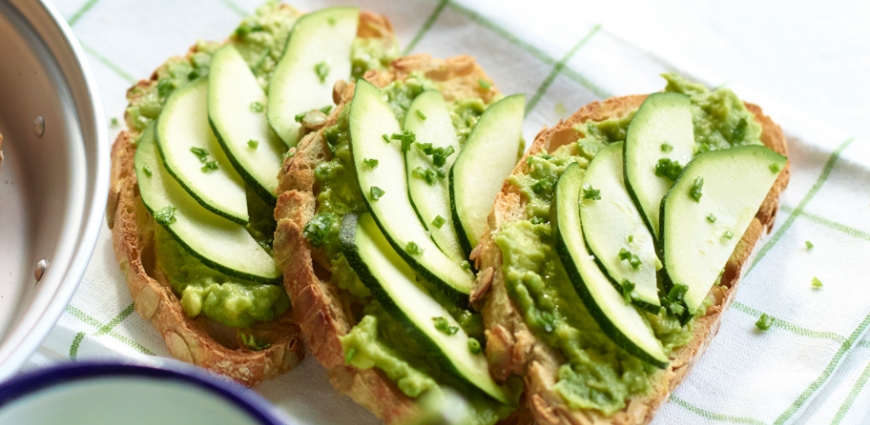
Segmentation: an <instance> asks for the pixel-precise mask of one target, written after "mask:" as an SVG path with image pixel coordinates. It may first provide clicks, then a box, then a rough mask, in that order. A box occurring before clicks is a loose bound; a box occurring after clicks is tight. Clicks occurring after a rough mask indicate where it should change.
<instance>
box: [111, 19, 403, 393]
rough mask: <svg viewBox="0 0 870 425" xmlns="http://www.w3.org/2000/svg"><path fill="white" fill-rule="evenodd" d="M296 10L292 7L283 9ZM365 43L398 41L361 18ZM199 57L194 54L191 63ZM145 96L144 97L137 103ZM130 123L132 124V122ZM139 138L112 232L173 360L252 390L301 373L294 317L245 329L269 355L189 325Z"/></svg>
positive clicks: (130, 280)
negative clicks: (142, 184) (165, 266)
mask: <svg viewBox="0 0 870 425" xmlns="http://www.w3.org/2000/svg"><path fill="white" fill-rule="evenodd" d="M279 7H280V8H281V9H283V10H285V11H286V10H292V8H290V6H288V5H283V4H282V5H279ZM358 28H359V29H358V31H357V35H358V36H359V37H364V38H382V39H383V40H384V41H385V42H386V41H390V42H391V41H392V40H393V39H394V34H393V29H392V26H391V24H390V22H389V20H388V19H387V18H386V17H385V16H383V15H377V14H374V13H370V12H365V11H361V12H360V24H359V27H358ZM196 51H197V48H196V46H195V45H194V46H192V47H191V48H190V49H189V51H188V53H187V55H188V56H190V55H192V54H193V53H195V52H196ZM157 79H158V77H157V71H155V72H154V73H153V74H152V75H151V77H150V78H149V79H147V80H141V81H139V82H138V83H136V85H134V86H133V87H132V88H131V89H130V90H129V91H128V98H129V99H130V100H131V101H134V100H135V99H136V96H138V95H141V93H143V92H144V90H136V89H137V88H139V89H142V88H148V87H150V86H151V85H153V84H157ZM137 93H139V94H138V95H137ZM128 119H129V117H128ZM136 137H138V134H136V133H135V132H132V131H128V130H125V131H122V132H121V133H120V134H119V135H118V138H117V139H116V140H115V143H114V144H113V146H112V170H111V184H110V188H109V196H108V202H107V206H106V218H107V221H108V224H109V228H110V229H112V242H113V245H114V250H115V258H116V260H117V261H118V264H119V266H120V268H121V270H122V271H123V272H124V275H125V278H126V282H127V286H128V288H129V289H130V294H131V295H132V296H133V299H134V303H135V308H136V311H137V312H138V313H139V315H140V316H142V318H144V319H146V320H149V321H150V322H151V324H152V325H153V326H154V327H155V328H156V329H157V331H158V332H160V335H161V336H162V337H163V340H164V342H165V343H166V347H167V348H168V349H169V352H170V354H172V356H173V357H176V358H178V359H180V360H183V361H186V362H189V363H193V364H196V365H198V366H202V367H204V368H207V369H210V370H212V371H214V372H217V373H220V374H223V375H226V376H229V377H231V378H233V379H235V380H236V381H239V382H241V383H243V384H245V385H247V386H254V385H256V384H258V383H260V382H262V381H264V380H266V379H271V378H274V377H277V376H278V375H281V374H283V373H285V372H287V371H289V370H290V369H292V368H293V367H295V366H296V365H297V364H298V363H299V361H300V360H301V359H302V356H303V352H304V350H303V348H302V338H301V337H302V334H301V330H300V328H299V326H298V325H297V324H296V323H295V322H294V321H293V311H292V309H290V310H288V311H287V312H286V313H284V314H282V315H281V316H279V317H277V318H275V319H274V320H271V321H269V322H266V323H256V324H254V325H252V326H251V327H250V328H247V329H244V331H245V333H246V334H249V335H253V336H255V337H257V339H258V340H264V341H269V342H271V345H270V346H269V347H268V348H266V349H264V350H262V351H253V350H249V349H247V348H246V347H245V346H244V344H243V343H242V341H241V340H240V339H239V338H240V337H239V336H238V332H236V330H234V329H228V328H226V327H224V326H222V325H220V324H218V323H216V322H214V321H211V320H209V319H207V318H205V317H204V316H203V315H200V316H199V317H197V318H194V319H191V318H189V317H187V315H186V314H185V313H184V310H183V309H182V307H181V303H180V301H179V299H178V296H176V295H175V294H174V293H173V291H172V288H171V286H170V285H169V283H168V282H167V280H166V277H165V276H164V275H163V273H162V271H161V270H160V268H159V267H158V266H157V265H156V255H155V253H154V245H155V241H154V231H155V229H156V226H157V224H156V222H155V221H154V218H153V217H152V216H151V214H150V213H149V212H148V210H147V209H146V208H145V206H144V204H143V203H142V200H141V198H140V196H139V188H138V185H137V180H136V172H135V169H134V164H133V157H134V154H135V152H136V146H135V145H134V144H133V142H134V141H135V139H136Z"/></svg>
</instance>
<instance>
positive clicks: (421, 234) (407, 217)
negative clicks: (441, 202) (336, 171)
mask: <svg viewBox="0 0 870 425" xmlns="http://www.w3.org/2000/svg"><path fill="white" fill-rule="evenodd" d="M348 120H349V121H350V146H351V156H352V158H353V163H354V167H355V168H356V173H357V177H358V179H359V185H360V190H361V191H362V193H363V195H364V198H365V202H366V205H367V206H368V208H369V211H371V212H372V216H373V217H374V220H375V221H376V222H377V223H378V226H379V227H380V228H381V230H382V231H383V232H384V235H385V236H386V238H387V239H388V240H389V241H390V245H392V247H393V248H394V249H395V250H396V251H397V252H398V253H399V255H401V256H402V258H404V259H405V261H407V262H408V264H409V265H410V266H411V267H412V268H413V269H414V270H415V271H417V273H420V274H421V275H422V276H424V277H425V278H426V279H427V280H428V281H429V282H431V283H432V284H433V285H435V286H436V287H437V288H438V289H439V290H441V291H443V292H444V293H445V294H446V295H447V296H448V297H450V298H451V299H453V300H454V301H456V302H457V303H459V304H460V305H462V304H464V303H467V301H468V294H469V292H470V291H471V285H472V283H473V282H474V275H473V274H472V273H471V271H470V270H464V269H463V268H462V266H461V265H460V261H457V260H456V259H453V258H450V257H449V256H447V255H446V254H444V252H442V251H441V250H440V249H439V248H438V246H437V245H435V242H433V241H432V239H430V237H429V234H428V233H427V231H426V228H425V227H424V226H423V224H422V223H421V222H420V220H419V219H418V218H417V213H416V212H415V211H414V207H413V206H412V205H411V199H410V197H409V196H408V180H407V179H406V177H405V176H406V173H405V157H404V155H403V153H402V146H403V145H405V148H406V150H410V149H416V148H415V147H414V146H412V143H408V142H403V141H401V140H390V141H389V142H387V141H385V140H384V137H386V138H389V137H390V136H391V135H393V134H398V133H399V132H400V130H399V121H398V120H397V119H396V116H395V115H394V114H393V111H392V109H390V107H389V105H387V103H386V101H384V99H383V94H382V93H381V91H380V90H379V89H378V88H377V87H375V86H373V85H372V84H371V83H369V82H368V81H365V80H363V79H360V80H358V81H357V84H356V88H355V89H354V96H353V101H352V102H351V104H350V112H349V116H348ZM367 160H368V162H369V164H371V160H377V161H378V165H377V167H374V168H373V167H371V166H369V165H367V164H366V162H367Z"/></svg>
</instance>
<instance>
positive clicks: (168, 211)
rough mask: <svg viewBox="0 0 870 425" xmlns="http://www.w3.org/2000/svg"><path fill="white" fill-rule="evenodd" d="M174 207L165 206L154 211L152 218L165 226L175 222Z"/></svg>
mask: <svg viewBox="0 0 870 425" xmlns="http://www.w3.org/2000/svg"><path fill="white" fill-rule="evenodd" d="M175 209H176V208H175V207H171V206H170V207H165V208H163V209H162V210H160V211H157V212H156V213H154V220H155V221H157V222H158V223H160V224H162V225H164V226H167V225H170V224H172V223H175Z"/></svg>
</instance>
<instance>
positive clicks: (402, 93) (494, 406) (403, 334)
mask: <svg viewBox="0 0 870 425" xmlns="http://www.w3.org/2000/svg"><path fill="white" fill-rule="evenodd" d="M425 90H438V85H437V84H436V83H435V82H433V81H432V80H430V79H427V78H425V77H424V76H423V75H422V74H420V73H416V72H412V73H411V74H410V75H409V76H408V77H407V78H406V79H405V80H403V81H395V82H392V83H390V84H389V85H387V86H386V87H384V88H383V89H382V91H383V93H384V94H385V97H386V99H387V103H388V104H389V106H390V108H391V109H392V110H393V112H394V113H395V115H396V117H397V119H398V120H399V122H402V121H403V120H404V117H405V115H406V114H407V111H408V109H409V108H410V106H411V103H412V102H413V101H414V99H415V98H416V97H417V96H419V95H420V94H421V93H423V91H425ZM448 107H449V108H450V111H449V112H450V115H451V118H452V122H453V124H454V127H455V128H456V130H457V138H458V139H459V143H460V144H462V143H464V141H465V139H466V138H467V137H468V135H469V134H470V132H471V129H472V128H474V125H475V124H476V123H477V121H478V119H479V118H480V116H481V114H483V111H484V110H485V109H486V107H487V104H486V103H484V102H483V101H482V100H480V99H477V98H474V99H459V100H454V101H452V102H448ZM348 111H349V108H345V109H344V110H342V111H341V112H340V113H339V116H338V120H337V122H336V124H335V125H333V126H332V127H329V128H327V129H325V130H324V132H323V137H324V139H325V142H326V144H327V146H328V147H329V150H330V152H331V153H332V157H331V158H330V159H329V160H327V161H324V162H322V163H320V164H319V165H318V166H317V167H316V168H315V170H314V176H315V179H316V189H315V190H316V193H317V202H316V209H315V216H314V217H313V218H312V219H311V220H310V221H309V222H308V223H307V225H306V226H305V228H304V235H305V237H306V238H307V239H308V240H309V243H311V244H312V245H313V246H315V247H318V248H319V249H321V250H322V251H323V253H324V254H325V255H324V257H325V258H330V259H331V260H330V270H331V271H332V276H331V280H332V283H334V284H335V285H336V286H338V287H339V288H341V289H344V290H346V291H347V292H348V293H349V294H350V295H351V296H353V297H354V298H355V300H356V301H357V302H359V304H361V305H362V306H364V307H362V308H361V309H360V310H359V311H358V312H357V313H355V317H354V319H355V321H356V325H355V326H354V327H353V328H352V329H351V330H350V332H348V334H347V335H345V336H343V337H341V344H342V348H343V349H344V353H345V360H346V362H347V363H348V364H351V365H353V366H355V367H357V368H360V369H370V368H378V369H380V370H381V371H382V372H383V373H384V374H385V375H386V376H387V377H388V378H389V379H390V380H392V381H393V382H395V383H396V385H397V387H398V388H399V390H401V391H402V392H403V393H404V394H405V395H407V396H409V397H414V398H417V397H421V396H423V395H425V394H432V393H439V394H440V393H442V392H445V391H446V392H450V391H458V392H459V393H460V394H462V395H463V396H464V397H465V398H466V401H467V403H468V405H469V408H470V411H471V412H472V414H471V419H470V420H471V423H473V424H481V425H483V424H492V423H495V422H496V421H498V420H499V419H500V418H504V417H506V416H507V415H508V414H509V413H510V411H511V410H512V408H511V407H509V406H505V405H503V404H500V403H498V402H496V401H495V400H493V399H491V398H490V397H489V396H487V395H485V394H484V393H483V392H482V391H480V390H478V389H477V388H476V387H474V386H472V385H470V384H468V383H466V382H464V381H463V380H461V379H459V378H457V377H455V376H453V375H452V374H450V373H447V372H444V371H442V370H441V368H440V367H439V366H438V364H439V361H438V359H437V358H435V357H434V356H433V353H431V352H430V351H429V350H426V349H425V348H424V347H423V346H421V345H420V344H418V343H417V340H416V337H415V336H414V335H413V334H412V333H411V331H409V329H408V328H406V327H405V326H404V325H403V324H401V323H400V322H399V321H397V320H395V319H393V317H392V316H390V314H388V313H387V312H386V311H385V310H384V309H383V307H381V305H380V304H379V303H378V302H377V301H374V300H372V299H371V294H370V292H369V290H368V288H366V286H365V285H364V284H363V282H362V281H361V280H360V279H359V277H357V275H356V273H355V272H354V271H353V269H352V268H351V267H350V265H349V264H348V263H347V260H346V259H345V257H344V255H343V254H342V251H341V246H340V244H339V239H338V232H339V229H340V227H341V221H342V218H343V217H344V215H345V214H347V213H349V212H361V211H365V209H366V206H365V203H364V201H363V195H362V193H361V192H360V190H359V182H358V180H357V177H356V172H355V170H354V168H353V162H352V160H351V153H350V143H349V142H350V140H349V137H350V135H349V131H350V130H349V126H348ZM418 280H420V281H421V283H423V285H424V286H426V287H427V288H428V289H429V293H430V294H431V295H432V296H433V298H435V300H436V301H438V302H439V303H440V304H442V305H443V306H445V307H446V308H447V310H448V311H449V312H450V314H451V315H452V316H453V317H454V318H455V319H456V321H457V322H459V324H460V325H461V326H462V328H463V330H464V331H465V332H467V333H468V334H469V336H471V337H473V338H475V339H476V340H477V341H478V342H481V343H483V342H484V334H483V320H482V319H481V316H480V314H477V313H474V312H471V311H469V310H465V309H462V308H458V307H455V306H454V305H453V304H452V303H451V302H450V301H449V300H447V299H446V297H445V296H444V295H442V294H441V292H439V291H437V290H434V289H432V288H431V287H430V286H429V284H428V283H427V282H425V281H423V280H422V279H420V278H419V277H418Z"/></svg>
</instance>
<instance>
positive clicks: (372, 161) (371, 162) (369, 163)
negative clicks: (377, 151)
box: [363, 158, 378, 170]
mask: <svg viewBox="0 0 870 425" xmlns="http://www.w3.org/2000/svg"><path fill="white" fill-rule="evenodd" d="M363 164H365V166H366V167H369V168H371V169H372V170H374V169H375V168H378V160H377V159H374V158H368V159H364V160H363Z"/></svg>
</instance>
